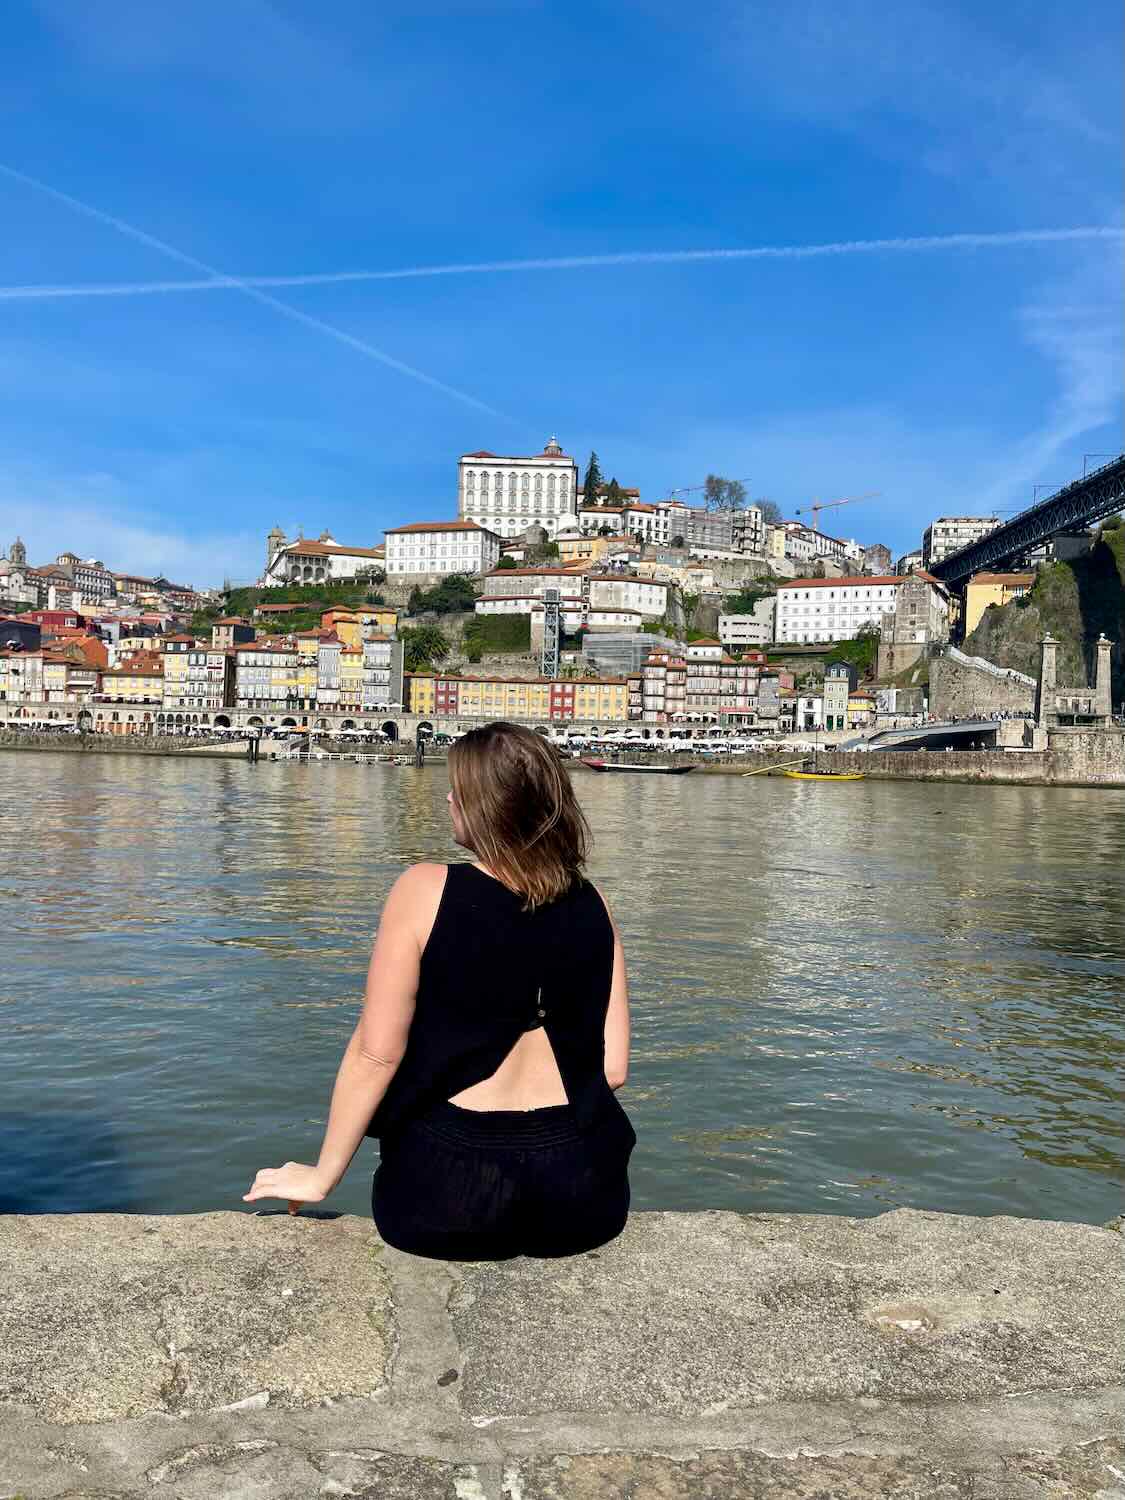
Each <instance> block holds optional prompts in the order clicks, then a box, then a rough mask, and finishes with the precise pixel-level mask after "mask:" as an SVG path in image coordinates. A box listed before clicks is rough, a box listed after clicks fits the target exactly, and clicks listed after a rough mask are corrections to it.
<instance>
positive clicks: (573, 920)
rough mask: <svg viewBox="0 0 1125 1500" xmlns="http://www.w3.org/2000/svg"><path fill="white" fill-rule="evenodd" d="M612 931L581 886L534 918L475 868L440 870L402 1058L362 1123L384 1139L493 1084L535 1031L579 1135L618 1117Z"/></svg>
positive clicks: (589, 889) (591, 892)
mask: <svg viewBox="0 0 1125 1500" xmlns="http://www.w3.org/2000/svg"><path fill="white" fill-rule="evenodd" d="M612 980H613V928H612V926H611V925H610V920H609V916H608V914H607V912H606V909H605V905H604V903H603V901H602V899H601V897H600V896H599V895H598V893H597V891H596V890H595V889H594V887H593V886H592V885H590V884H589V882H588V881H584V880H579V881H577V882H576V883H575V885H574V886H573V887H572V888H571V890H570V891H569V892H567V894H566V895H564V896H560V897H559V899H558V900H557V901H552V902H551V903H550V904H549V905H547V906H541V907H538V908H537V909H536V910H535V911H524V910H523V897H522V896H518V895H516V894H515V892H513V891H510V890H509V889H508V888H507V886H505V885H503V884H502V883H501V882H500V881H499V880H496V879H494V878H493V876H491V875H486V874H485V873H484V871H483V870H479V869H477V867H476V866H475V865H471V864H456V865H450V866H449V867H448V872H447V875H446V880H445V889H444V890H443V892H442V896H441V902H440V904H439V906H438V910H437V916H436V917H435V918H434V925H433V929H432V930H431V932H430V936H429V939H428V941H427V943H426V947H425V949H424V951H423V953H422V959H421V966H420V971H419V976H418V993H417V997H416V1000H415V1009H414V1019H413V1021H412V1023H411V1027H410V1035H409V1038H408V1040H407V1046H406V1051H405V1053H404V1054H403V1057H402V1061H401V1062H400V1063H399V1065H398V1068H397V1069H396V1070H395V1074H394V1076H393V1078H392V1079H391V1081H390V1083H389V1085H388V1086H387V1091H386V1093H385V1094H384V1096H383V1098H382V1100H381V1101H380V1103H379V1106H378V1108H377V1109H376V1111H375V1113H374V1115H373V1116H372V1118H371V1122H370V1124H369V1125H368V1127H367V1132H366V1133H367V1134H368V1135H370V1136H380V1137H381V1136H386V1135H390V1134H391V1133H392V1132H393V1131H395V1130H397V1129H399V1128H400V1127H402V1126H404V1125H406V1124H407V1123H409V1121H410V1120H412V1119H414V1118H416V1117H417V1116H418V1115H420V1114H423V1113H424V1112H425V1111H426V1110H427V1109H428V1108H429V1107H430V1106H431V1105H433V1104H435V1103H437V1102H438V1101H439V1100H444V1099H449V1098H450V1097H451V1096H452V1095H454V1094H458V1093H460V1092H461V1091H462V1089H467V1088H469V1087H471V1086H472V1085H473V1084H474V1083H480V1082H482V1081H483V1080H484V1079H486V1078H490V1077H491V1076H492V1074H493V1073H495V1071H496V1069H497V1068H498V1067H499V1066H500V1064H501V1063H502V1062H503V1060H504V1058H505V1057H506V1056H507V1055H508V1053H509V1052H510V1051H511V1050H512V1047H513V1046H514V1045H515V1043H516V1041H517V1040H518V1039H519V1037H520V1035H521V1033H522V1032H524V1031H529V1030H534V1029H535V1028H536V1027H538V1026H543V1027H544V1028H545V1029H546V1032H547V1038H548V1040H549V1041H550V1043H551V1047H552V1050H553V1051H554V1054H555V1060H556V1062H557V1063H558V1068H559V1073H560V1075H561V1077H562V1081H563V1087H564V1089H565V1090H566V1096H567V1100H568V1101H569V1103H570V1105H571V1106H572V1108H573V1110H574V1116H575V1121H576V1123H577V1125H578V1127H579V1129H581V1130H582V1131H587V1130H591V1129H594V1128H596V1127H597V1126H598V1125H600V1124H602V1123H605V1122H606V1121H607V1119H610V1118H613V1117H614V1116H616V1117H617V1118H620V1117H621V1115H622V1114H623V1113H624V1111H622V1110H621V1106H620V1104H619V1103H618V1101H617V1099H616V1097H615V1095H614V1092H613V1090H612V1089H611V1088H610V1086H609V1084H608V1082H607V1081H606V1076H605V1020H606V1013H607V1011H608V1009H609V993H610V986H611V983H612Z"/></svg>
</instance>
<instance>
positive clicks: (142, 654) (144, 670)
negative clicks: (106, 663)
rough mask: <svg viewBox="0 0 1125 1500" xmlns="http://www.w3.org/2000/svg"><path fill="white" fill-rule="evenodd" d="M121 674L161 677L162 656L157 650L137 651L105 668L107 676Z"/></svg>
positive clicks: (162, 671) (162, 673)
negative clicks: (133, 654)
mask: <svg viewBox="0 0 1125 1500" xmlns="http://www.w3.org/2000/svg"><path fill="white" fill-rule="evenodd" d="M119 674H123V675H124V676H126V677H163V676H164V658H163V657H162V656H161V655H160V653H159V651H138V652H137V654H136V656H131V657H130V658H129V660H128V661H122V662H118V664H117V666H115V667H108V668H107V669H106V675H107V676H110V677H112V676H115V675H119Z"/></svg>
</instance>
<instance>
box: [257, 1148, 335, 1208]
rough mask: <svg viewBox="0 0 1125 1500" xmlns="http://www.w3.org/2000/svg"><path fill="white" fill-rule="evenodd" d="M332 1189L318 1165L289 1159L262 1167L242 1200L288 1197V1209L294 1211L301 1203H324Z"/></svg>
mask: <svg viewBox="0 0 1125 1500" xmlns="http://www.w3.org/2000/svg"><path fill="white" fill-rule="evenodd" d="M329 1192H331V1188H328V1187H326V1186H325V1184H324V1179H323V1178H322V1177H321V1175H320V1173H319V1171H318V1170H317V1168H316V1167H306V1166H304V1165H303V1164H302V1163H301V1162H299V1161H287V1162H286V1163H285V1165H284V1166H283V1167H263V1168H262V1170H261V1171H260V1172H259V1173H258V1175H257V1176H256V1177H255V1178H254V1181H253V1182H252V1183H251V1185H250V1191H249V1192H248V1193H243V1195H242V1201H243V1202H244V1203H255V1202H256V1201H257V1200H258V1199H259V1198H288V1200H289V1212H290V1213H291V1214H295V1213H296V1212H297V1209H298V1208H300V1206H301V1204H302V1203H321V1202H323V1201H324V1199H325V1198H327V1197H328V1194H329ZM294 1205H296V1207H294Z"/></svg>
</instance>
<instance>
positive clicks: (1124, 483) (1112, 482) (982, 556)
mask: <svg viewBox="0 0 1125 1500" xmlns="http://www.w3.org/2000/svg"><path fill="white" fill-rule="evenodd" d="M1119 510H1125V453H1122V454H1119V455H1118V457H1117V458H1115V459H1113V460H1112V462H1111V463H1108V464H1103V465H1102V467H1101V468H1100V469H1092V470H1091V471H1090V473H1089V474H1086V475H1085V476H1084V477H1083V478H1082V479H1075V480H1074V481H1073V482H1072V483H1070V484H1066V485H1064V486H1063V487H1062V489H1061V490H1056V491H1055V493H1054V494H1053V495H1048V496H1047V498H1046V499H1045V500H1040V502H1039V503H1038V505H1033V506H1032V507H1031V509H1030V510H1024V511H1021V512H1020V514H1019V515H1018V516H1013V517H1012V519H1011V520H1010V521H1005V523H1004V525H1003V526H998V527H997V528H996V530H995V531H990V532H989V533H988V535H987V536H982V537H981V538H980V540H979V541H976V542H971V543H970V544H969V546H967V547H962V548H961V550H960V552H952V553H950V555H949V556H948V557H947V558H944V559H943V560H942V561H941V562H939V563H934V564H933V565H932V567H931V568H930V569H929V571H930V572H931V573H932V574H933V575H934V577H935V578H940V579H941V581H942V583H945V584H948V585H950V587H952V588H960V587H961V586H962V585H963V584H965V583H967V582H968V580H969V577H970V576H971V575H972V574H973V573H979V572H981V571H982V570H983V569H988V568H997V567H1000V566H1002V565H1004V564H1005V563H1012V562H1015V561H1017V560H1018V559H1019V558H1021V557H1022V556H1023V555H1024V554H1025V553H1027V552H1030V551H1031V549H1032V548H1033V547H1038V546H1040V545H1041V544H1042V543H1043V542H1046V541H1049V540H1050V539H1051V537H1053V536H1057V535H1058V534H1059V532H1061V531H1080V530H1082V529H1083V528H1084V527H1086V526H1091V525H1092V524H1093V523H1094V522H1095V521H1102V520H1104V519H1105V518H1106V516H1112V515H1116V513H1117V512H1118V511H1119Z"/></svg>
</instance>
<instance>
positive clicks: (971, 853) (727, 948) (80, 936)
mask: <svg viewBox="0 0 1125 1500" xmlns="http://www.w3.org/2000/svg"><path fill="white" fill-rule="evenodd" d="M0 764H2V767H3V773H4V790H5V804H6V806H5V816H4V825H3V826H4V846H5V857H4V860H3V865H2V868H0V888H2V890H3V913H4V920H3V922H0V1016H2V1017H3V1019H4V1021H5V1022H6V1026H5V1045H4V1050H3V1064H2V1082H3V1089H2V1093H0V1209H3V1210H7V1211H13V1210H22V1211H35V1210H38V1211H46V1210H93V1209H109V1210H133V1211H145V1212H185V1211H187V1212H190V1211H199V1210H205V1209H219V1208H234V1209H238V1208H242V1207H245V1205H243V1204H242V1202H241V1198H240V1194H241V1193H242V1192H244V1191H245V1190H246V1187H247V1186H248V1185H249V1182H250V1180H251V1178H252V1176H253V1174H254V1172H255V1171H256V1170H257V1168H258V1167H261V1166H272V1165H277V1164H279V1163H280V1162H282V1161H284V1160H286V1159H290V1158H292V1159H295V1160H298V1161H311V1160H315V1153H316V1150H317V1148H318V1146H319V1142H320V1136H321V1127H322V1125H323V1122H324V1119H325V1115H326V1112H327V1104H328V1097H329V1093H330V1089H331V1084H332V1080H333V1077H334V1075H335V1069H336V1066H337V1063H338V1061H339V1055H340V1052H341V1050H342V1048H343V1046H344V1044H345V1043H346V1041H347V1038H348V1035H349V1034H350V1031H351V1028H352V1026H353V1025H354V1022H355V1019H356V1017H357V1014H358V1006H359V1002H360V997H361V995H362V989H363V983H364V976H365V972H366V967H367V961H368V957H369V953H370V944H371V940H372V935H373V932H374V929H375V926H376V922H377V918H378V912H379V907H380V903H381V901H382V899H383V897H384V895H385V893H386V891H387V889H388V888H389V886H390V884H391V882H392V881H393V880H394V879H395V877H396V876H397V875H398V873H399V872H400V871H401V870H402V868H403V867H404V865H406V864H408V863H410V862H411V861H414V860H418V859H432V858H436V859H438V860H445V859H453V858H458V857H460V851H458V850H457V849H456V846H454V845H453V844H452V842H451V840H450V838H449V832H448V820H447V815H446V806H445V793H446V790H447V781H446V776H445V772H444V769H443V768H441V767H431V768H428V769H427V770H425V771H421V772H419V771H416V770H414V769H413V768H407V769H395V768H392V767H385V766H354V765H345V764H339V765H316V764H314V765H291V764H275V763H263V764H261V765H258V766H256V767H251V766H248V765H247V764H246V763H245V762H243V761H241V760H232V761H229V762H224V761H217V760H204V759H201V760H192V759H190V758H180V759H158V758H151V759H150V758H142V757H140V756H129V755H123V756H116V755H88V756H82V757H79V756H77V755H74V754H62V753H52V752H45V753H42V754H36V753H30V752H9V753H6V754H4V755H3V756H2V757H0ZM575 784H576V786H577V787H578V789H579V794H580V797H581V800H582V803H583V806H584V807H585V809H586V812H587V814H588V816H589V819H590V821H591V824H592V826H593V828H594V832H595V838H596V850H595V854H594V859H593V863H592V866H591V871H592V874H593V876H594V878H595V880H596V881H597V882H598V883H599V885H600V886H601V888H602V890H603V891H604V892H605V894H606V896H607V897H608V899H609V901H610V903H611V905H612V907H613V909H614V913H615V915H616V917H617V920H618V924H619V926H620V928H621V930H622V935H623V938H624V943H625V951H626V957H627V961H628V966H629V974H630V988H631V1004H632V1027H633V1049H632V1058H631V1066H630V1077H629V1082H628V1084H627V1085H626V1086H625V1088H624V1089H623V1090H622V1091H621V1093H620V1095H619V1097H620V1098H621V1101H622V1103H623V1104H624V1105H625V1107H626V1109H627V1110H628V1111H629V1113H630V1115H631V1117H632V1119H633V1122H634V1124H635V1126H636V1130H637V1134H638V1138H639V1142H638V1146H637V1149H636V1151H635V1152H634V1154H633V1159H632V1167H631V1173H630V1176H631V1181H632V1188H633V1206H634V1207H635V1208H639V1209H645V1208H675V1209H701V1208H728V1209H737V1210H750V1211H765V1210H770V1211H776V1210H786V1211H806V1212H826V1213H844V1214H849V1215H854V1216H860V1215H870V1214H876V1213H880V1212H883V1211H884V1210H886V1209H888V1208H891V1207H894V1206H898V1205H908V1206H912V1207H917V1208H930V1209H944V1210H952V1211H959V1212H966V1213H974V1214H998V1213H1005V1214H1017V1215H1021V1216H1030V1217H1039V1218H1055V1219H1076V1220H1085V1221H1087V1222H1091V1223H1101V1222H1104V1221H1105V1220H1106V1219H1108V1218H1109V1217H1111V1215H1113V1214H1115V1213H1117V1212H1120V1210H1121V1207H1122V1197H1123V1194H1122V1185H1123V1182H1125V793H1123V792H1121V791H1109V790H1107V791H1098V790H1085V789H1082V790H1074V789H1065V788H1041V787H1016V786H1005V787H982V786H956V785H940V784H922V783H910V782H878V781H864V782H853V783H838V784H835V785H821V786H817V785H815V784H812V783H808V782H797V781H788V780H784V779H776V778H767V777H763V776H759V777H755V778H753V779H752V780H751V782H750V784H749V785H748V786H743V784H742V781H741V780H740V779H738V778H730V777H718V776H715V777H708V776H703V775H696V776H687V777H659V778H652V777H628V776H591V775H586V774H579V775H578V776H576V778H575ZM376 1151H377V1148H376V1146H375V1143H374V1142H365V1143H364V1144H363V1145H362V1146H361V1147H360V1152H359V1154H358V1155H357V1157H356V1160H355V1161H354V1162H353V1164H352V1168H351V1170H350V1172H349V1174H348V1176H347V1177H346V1178H345V1179H344V1182H343V1183H342V1184H341V1186H340V1188H339V1189H337V1192H336V1193H335V1194H334V1195H333V1197H332V1198H331V1199H330V1200H329V1202H328V1205H327V1206H328V1207H329V1208H338V1209H343V1210H347V1211H354V1212H359V1213H366V1212H368V1210H369V1198H370V1177H371V1172H372V1170H373V1168H374V1165H375V1162H376ZM270 1206H274V1205H270Z"/></svg>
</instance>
